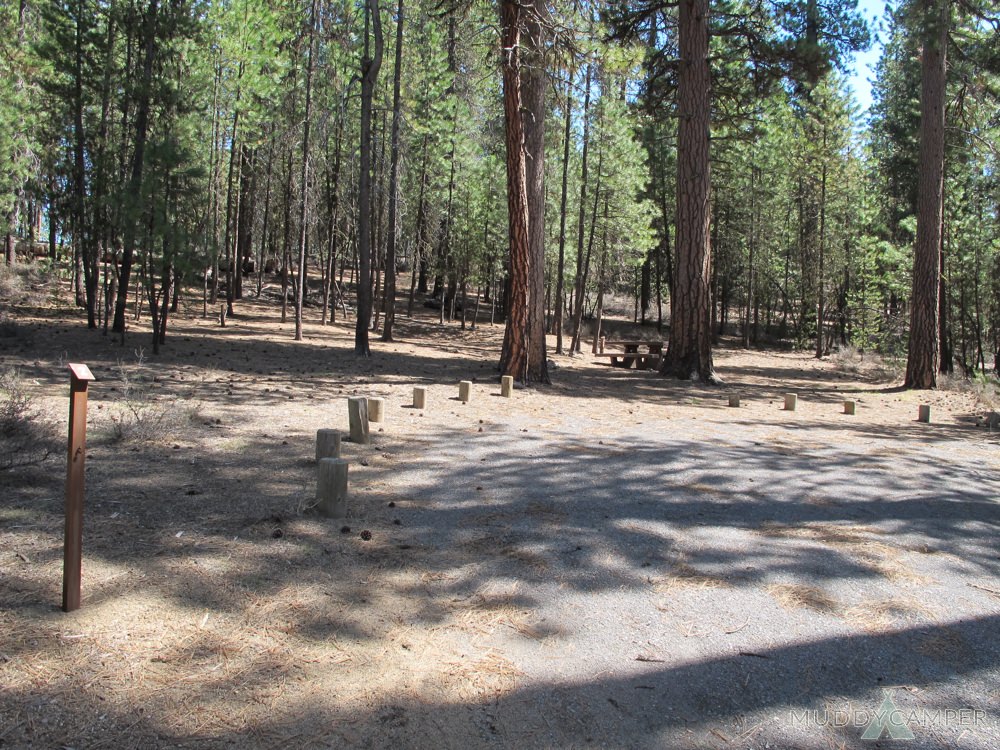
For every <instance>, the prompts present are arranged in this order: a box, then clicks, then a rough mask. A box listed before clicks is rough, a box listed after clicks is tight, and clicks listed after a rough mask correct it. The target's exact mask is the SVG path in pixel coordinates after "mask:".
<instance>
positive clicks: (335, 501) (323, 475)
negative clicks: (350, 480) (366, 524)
mask: <svg viewBox="0 0 1000 750" xmlns="http://www.w3.org/2000/svg"><path fill="white" fill-rule="evenodd" d="M347 466H348V462H347V460H346V459H343V458H324V459H322V460H321V461H320V462H319V472H318V474H317V477H316V510H317V511H318V512H319V513H321V514H323V515H324V516H327V517H328V518H343V517H344V516H346V515H347Z"/></svg>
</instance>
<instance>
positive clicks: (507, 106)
mask: <svg viewBox="0 0 1000 750" xmlns="http://www.w3.org/2000/svg"><path fill="white" fill-rule="evenodd" d="M528 7H529V6H525V5H522V4H519V3H518V2H516V0H503V2H501V4H500V22H501V56H502V60H501V69H502V73H503V99H504V122H505V126H506V127H505V136H506V139H505V142H506V147H507V213H508V218H507V222H508V232H509V237H510V298H509V300H510V301H509V305H508V311H507V328H506V331H505V333H504V341H503V349H502V351H501V354H500V371H501V373H502V374H504V375H512V376H513V377H515V378H517V379H518V380H520V381H521V382H531V381H533V382H547V381H548V372H547V369H546V366H545V330H544V321H543V317H544V307H543V306H544V298H543V294H542V293H539V291H538V290H537V289H536V287H543V283H544V282H543V281H542V280H540V279H533V278H532V277H533V275H537V276H539V277H541V275H542V271H543V266H542V265H539V264H538V262H537V260H536V258H535V253H534V249H535V248H534V247H533V242H532V239H533V238H532V233H531V232H530V218H529V217H530V203H529V192H528V184H529V171H528V166H527V164H526V162H527V159H526V154H525V124H524V118H523V112H522V106H523V105H524V101H523V99H522V66H521V56H520V47H521V40H522V33H521V32H522V24H524V22H525V19H524V17H523V15H522V12H525V13H527V12H530V13H532V14H534V13H535V10H534V9H533V8H534V6H530V7H531V8H532V9H531V10H530V11H529V10H527V8H528ZM531 23H532V24H533V23H537V19H536V20H535V21H532V22H531ZM524 38H525V39H526V43H527V44H528V45H531V44H532V41H531V38H530V37H524ZM537 40H538V36H537V35H536V41H537ZM542 73H543V71H539V74H542ZM528 75H529V77H531V76H532V74H531V73H529V74H528ZM529 89H531V92H530V93H531V96H532V99H531V101H532V103H536V102H537V100H538V99H537V90H536V89H535V88H534V87H533V86H529ZM541 98H542V99H543V100H544V88H542V97H541ZM543 119H544V111H543V112H542V113H541V116H540V117H537V118H535V123H534V124H533V125H532V127H533V128H535V129H534V130H533V131H532V133H531V138H532V143H533V144H534V145H535V147H536V148H537V144H538V143H539V140H540V138H541V132H540V128H541V122H540V121H541V120H543ZM538 157H539V158H538V161H539V164H538V165H536V168H537V169H542V168H543V167H542V164H541V154H540V153H539V154H538ZM530 179H531V180H532V186H533V187H534V188H535V189H537V186H538V185H539V184H540V182H541V180H540V178H539V177H538V175H537V173H536V172H535V171H532V173H531V175H530ZM539 225H541V222H540V221H536V233H539V232H541V236H542V237H544V232H543V231H541V226H539ZM542 226H543V225H542ZM536 244H537V243H536ZM536 282H537V283H536ZM536 307H541V308H542V314H541V315H539V314H538V312H537V311H535V309H534V308H536ZM539 330H540V331H541V336H540V339H541V340H540V342H539V340H538V331H539ZM539 344H540V350H541V351H540V354H539Z"/></svg>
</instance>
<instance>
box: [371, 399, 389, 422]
mask: <svg viewBox="0 0 1000 750" xmlns="http://www.w3.org/2000/svg"><path fill="white" fill-rule="evenodd" d="M384 413H385V399H384V398H369V399H368V419H369V420H371V421H372V422H381V421H382V415H383V414H384Z"/></svg>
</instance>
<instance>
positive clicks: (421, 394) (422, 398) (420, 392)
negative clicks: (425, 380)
mask: <svg viewBox="0 0 1000 750" xmlns="http://www.w3.org/2000/svg"><path fill="white" fill-rule="evenodd" d="M426 405H427V389H426V388H424V387H423V386H419V385H418V386H416V387H415V388H414V389H413V408H414V409H423V408H424V407H425V406H426Z"/></svg>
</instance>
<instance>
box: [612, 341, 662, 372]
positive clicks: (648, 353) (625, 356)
mask: <svg viewBox="0 0 1000 750" xmlns="http://www.w3.org/2000/svg"><path fill="white" fill-rule="evenodd" d="M605 346H620V347H621V348H622V351H620V352H617V351H614V352H606V351H604V347H605ZM600 349H601V351H600V352H598V354H597V356H598V357H609V358H610V359H611V366H612V367H625V368H630V367H633V366H634V367H635V369H637V370H647V369H649V368H650V367H656V366H657V365H658V364H660V359H661V358H662V357H663V342H662V341H641V340H636V339H632V340H627V341H624V340H623V341H607V340H605V339H602V340H601V346H600Z"/></svg>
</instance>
